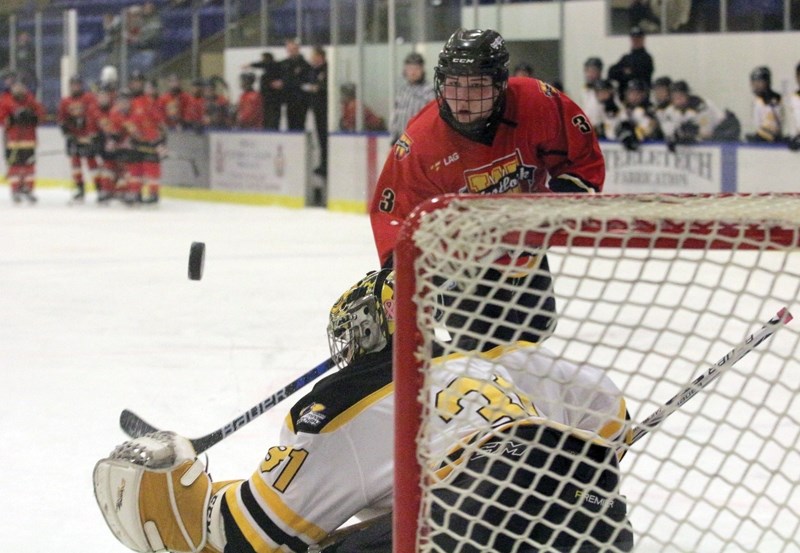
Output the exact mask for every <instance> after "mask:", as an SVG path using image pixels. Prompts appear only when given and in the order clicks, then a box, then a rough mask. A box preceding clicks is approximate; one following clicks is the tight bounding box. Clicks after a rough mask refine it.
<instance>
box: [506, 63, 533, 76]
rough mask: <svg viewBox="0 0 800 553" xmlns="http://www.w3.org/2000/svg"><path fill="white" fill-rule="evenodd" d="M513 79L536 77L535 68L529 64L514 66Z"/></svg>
mask: <svg viewBox="0 0 800 553" xmlns="http://www.w3.org/2000/svg"><path fill="white" fill-rule="evenodd" d="M511 76H512V77H534V76H535V75H534V72H533V66H532V65H531V64H530V63H528V62H524V61H523V62H520V63H518V64H517V65H515V66H514V71H513V73H512V74H511Z"/></svg>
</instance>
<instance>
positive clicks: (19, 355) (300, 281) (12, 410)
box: [0, 187, 378, 553]
mask: <svg viewBox="0 0 800 553" xmlns="http://www.w3.org/2000/svg"><path fill="white" fill-rule="evenodd" d="M38 194H39V197H40V201H39V204H38V205H36V206H28V205H18V206H17V205H13V204H12V203H11V200H10V193H9V192H8V188H7V187H0V374H2V377H3V378H2V385H1V386H0V390H1V391H0V394H2V396H1V397H2V401H0V424H2V430H3V432H2V434H3V443H2V446H0V447H1V448H2V463H3V466H2V471H0V479H1V480H0V481H1V482H2V487H1V488H0V489H2V493H3V504H4V508H3V509H2V515H0V535H2V536H3V539H2V544H3V545H2V547H1V549H2V550H3V551H43V552H44V551H62V552H70V551H76V552H77V551H80V552H91V553H94V552H101V551H102V552H110V551H120V552H122V551H126V549H125V548H124V547H123V546H122V545H121V544H119V543H118V542H117V541H116V540H115V538H114V537H113V536H112V534H111V532H110V531H109V530H108V528H106V525H105V523H104V522H103V519H102V517H101V515H100V512H99V511H98V508H97V505H96V504H95V500H94V495H93V493H92V480H91V474H92V469H93V467H94V464H95V462H96V461H97V460H98V459H100V458H102V457H104V456H106V455H107V454H108V453H109V452H110V451H111V450H112V449H113V448H114V446H115V445H117V444H118V443H120V442H122V441H124V439H125V436H124V435H123V433H122V431H121V430H120V429H119V426H118V424H117V421H118V417H119V412H120V411H121V410H122V409H123V408H126V407H127V408H130V409H133V410H134V411H136V412H137V413H138V414H140V415H142V416H143V417H144V418H145V419H146V420H148V421H149V422H152V423H153V424H155V425H157V426H159V427H162V428H167V429H173V430H175V431H178V432H180V433H182V434H184V435H187V436H189V437H197V436H200V435H203V434H206V433H207V432H210V431H212V430H215V429H217V428H218V427H220V426H221V425H222V424H223V423H226V422H228V421H229V420H231V419H233V418H234V417H235V416H237V415H238V414H239V413H241V412H242V411H243V410H244V409H246V408H248V407H250V406H252V405H254V404H255V403H257V402H259V401H260V400H261V399H263V398H264V397H266V396H267V395H270V394H271V393H272V392H274V391H276V390H278V389H279V388H281V387H283V386H284V385H286V384H288V383H289V382H291V381H292V380H293V379H294V378H295V377H296V376H299V375H300V374H302V373H304V372H306V371H307V370H309V369H311V368H312V367H314V366H315V365H317V364H318V363H319V362H320V361H322V360H323V359H325V358H326V357H327V356H328V353H327V351H328V348H327V341H326V337H325V324H326V321H327V314H328V308H329V307H330V305H332V304H333V302H334V301H335V300H336V299H337V298H338V296H339V294H341V293H342V292H343V291H344V290H346V289H347V288H348V287H349V286H350V285H351V284H352V283H353V282H355V281H356V280H357V279H358V278H360V277H361V276H362V275H363V274H364V273H365V272H366V271H368V270H370V269H373V268H375V266H376V265H377V263H378V260H377V255H376V254H375V251H374V246H373V244H372V237H371V236H372V235H371V230H370V227H369V221H368V218H367V217H366V216H365V215H352V214H337V213H331V212H328V211H326V210H322V209H304V210H288V209H282V208H270V207H248V206H231V205H223V204H212V203H201V202H187V201H174V200H169V199H165V200H163V202H162V204H161V205H160V206H158V207H157V208H155V209H129V208H125V207H123V206H121V205H114V206H109V207H98V206H97V205H95V204H94V202H93V198H90V199H88V200H87V203H86V205H82V206H69V205H67V199H68V198H69V195H68V193H67V191H65V190H63V189H51V190H42V191H40V192H38ZM90 196H91V195H90ZM194 241H201V242H205V243H206V246H207V250H206V263H205V271H204V275H203V279H202V280H200V281H191V280H189V279H188V277H187V267H188V258H189V248H190V245H191V243H192V242H194ZM295 397H297V396H295ZM290 404H291V401H287V402H285V403H283V404H281V405H279V406H278V407H276V408H275V409H273V410H272V411H270V412H269V413H267V414H265V415H264V416H262V417H261V419H259V420H258V421H255V422H253V423H251V425H250V426H249V427H247V428H244V429H243V430H241V431H240V432H239V434H237V435H236V436H234V437H232V438H229V439H228V440H226V441H225V442H223V443H222V444H219V445H217V446H215V447H214V448H213V449H211V450H210V451H209V461H210V470H211V473H212V475H213V477H214V479H215V480H223V479H228V478H244V477H247V476H248V475H249V474H250V473H251V472H252V471H253V470H254V469H255V468H256V467H257V465H258V463H259V462H260V461H261V459H262V458H263V455H264V454H265V453H266V450H267V447H268V446H269V445H274V438H275V437H276V436H277V432H278V428H279V425H280V423H281V421H282V419H283V417H284V416H285V415H286V412H287V410H288V408H289V406H290Z"/></svg>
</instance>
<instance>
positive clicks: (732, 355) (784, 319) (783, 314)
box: [627, 307, 792, 447]
mask: <svg viewBox="0 0 800 553" xmlns="http://www.w3.org/2000/svg"><path fill="white" fill-rule="evenodd" d="M791 320H792V314H791V313H789V310H788V309H787V308H785V307H784V308H783V309H781V310H780V311H778V313H777V314H776V315H775V316H774V317H772V318H771V319H770V320H769V321H767V323H766V324H765V325H764V326H762V327H761V329H760V330H758V331H756V332H754V333H753V334H750V335H749V336H748V337H747V338H745V339H744V340H742V341H741V342H739V343H738V344H737V345H736V346H734V348H733V349H732V350H730V351H729V352H728V353H726V354H725V355H724V356H723V357H722V359H720V360H719V361H717V362H716V364H714V365H713V366H711V367H710V368H709V369H708V370H707V371H706V372H704V373H703V374H701V375H700V376H698V377H697V378H695V379H694V380H693V381H692V383H691V384H689V385H688V386H686V387H685V388H684V389H683V390H681V391H680V392H678V393H677V394H675V395H674V396H672V397H671V398H670V399H669V401H667V402H666V403H665V404H664V405H662V406H661V407H659V408H658V409H656V411H655V412H654V413H653V414H652V415H650V416H649V417H647V418H646V419H644V420H643V421H642V422H641V424H639V425H637V426H636V428H635V429H634V431H633V435H632V436H631V442H630V444H628V446H627V447H630V446H631V445H633V444H635V443H636V442H637V441H639V439H640V438H641V437H642V436H644V435H645V434H647V433H648V432H650V431H651V430H653V429H654V428H656V427H657V426H658V425H659V424H661V423H662V422H663V421H664V419H666V418H667V417H668V416H670V415H671V414H672V413H674V412H675V411H677V410H678V409H679V408H680V407H681V406H682V405H683V404H684V403H686V402H687V401H689V400H690V399H692V398H693V397H694V396H695V395H696V394H697V392H699V391H700V390H702V389H703V388H705V387H706V386H708V385H709V384H711V383H712V382H713V381H714V380H716V379H717V378H718V377H719V375H721V374H722V373H723V372H724V371H725V370H726V369H729V368H731V367H732V366H733V365H735V364H736V363H738V362H739V360H740V359H741V358H742V357H744V356H745V355H747V354H748V353H750V352H751V351H753V350H754V349H755V348H756V347H758V345H759V344H760V343H761V342H763V341H764V340H766V339H767V338H769V337H770V336H772V334H774V332H775V331H776V330H778V328H780V327H781V326H783V325H785V324H787V323H788V322H789V321H791Z"/></svg>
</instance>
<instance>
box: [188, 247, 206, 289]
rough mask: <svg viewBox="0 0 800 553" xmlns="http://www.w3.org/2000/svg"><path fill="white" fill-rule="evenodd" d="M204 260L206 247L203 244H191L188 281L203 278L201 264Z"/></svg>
mask: <svg viewBox="0 0 800 553" xmlns="http://www.w3.org/2000/svg"><path fill="white" fill-rule="evenodd" d="M205 259H206V245H205V244H204V243H203V242H192V247H191V248H190V249H189V280H200V279H201V278H203V264H204V263H205Z"/></svg>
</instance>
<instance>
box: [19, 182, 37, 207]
mask: <svg viewBox="0 0 800 553" xmlns="http://www.w3.org/2000/svg"><path fill="white" fill-rule="evenodd" d="M21 193H22V196H23V197H24V198H25V199H26V200H28V203H31V204H35V203H36V202H38V201H39V198H37V197H36V196H34V194H33V189H32V188H31V187H30V186H25V187H23V188H22V191H21Z"/></svg>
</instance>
